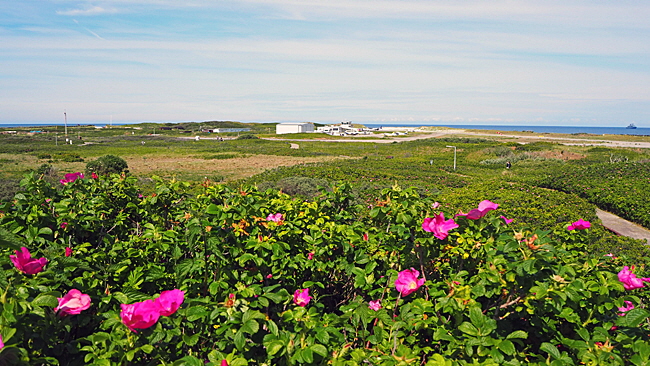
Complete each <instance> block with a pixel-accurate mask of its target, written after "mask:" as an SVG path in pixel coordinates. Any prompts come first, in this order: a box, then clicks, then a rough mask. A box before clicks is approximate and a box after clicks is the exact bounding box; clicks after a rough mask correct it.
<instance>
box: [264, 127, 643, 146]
mask: <svg viewBox="0 0 650 366" xmlns="http://www.w3.org/2000/svg"><path fill="white" fill-rule="evenodd" d="M448 135H466V136H477V137H479V136H480V137H496V138H513V139H518V140H519V139H520V140H521V142H522V143H525V142H533V141H556V142H558V143H560V144H562V145H578V146H603V147H628V148H642V149H650V142H633V141H614V140H604V139H598V140H587V139H579V138H571V137H554V136H520V135H510V134H507V133H504V134H495V133H483V132H476V131H465V130H442V131H436V132H434V133H427V134H418V135H409V136H404V137H397V138H386V137H384V138H383V139H381V140H380V139H355V138H354V137H352V138H347V139H323V140H320V139H285V138H275V137H267V138H264V139H265V140H275V141H296V142H299V141H310V142H314V141H323V142H371V143H377V144H390V143H393V142H402V141H413V140H422V139H430V138H435V137H444V136H448Z"/></svg>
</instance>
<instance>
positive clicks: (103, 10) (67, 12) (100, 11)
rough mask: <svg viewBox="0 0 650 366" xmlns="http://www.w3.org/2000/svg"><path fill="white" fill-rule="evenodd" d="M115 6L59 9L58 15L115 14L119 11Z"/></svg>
mask: <svg viewBox="0 0 650 366" xmlns="http://www.w3.org/2000/svg"><path fill="white" fill-rule="evenodd" d="M117 12H118V11H117V9H115V8H109V9H106V8H103V7H101V6H90V5H89V6H85V7H83V8H81V9H69V10H58V11H57V12H56V13H57V14H58V15H68V16H87V15H101V14H114V13H117Z"/></svg>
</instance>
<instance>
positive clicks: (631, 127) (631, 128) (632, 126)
mask: <svg viewBox="0 0 650 366" xmlns="http://www.w3.org/2000/svg"><path fill="white" fill-rule="evenodd" d="M625 128H627V129H629V130H633V129H635V128H636V126H635V125H634V123H630V124H629V125H627V127H625Z"/></svg>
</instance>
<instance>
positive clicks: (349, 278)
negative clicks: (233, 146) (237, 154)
mask: <svg viewBox="0 0 650 366" xmlns="http://www.w3.org/2000/svg"><path fill="white" fill-rule="evenodd" d="M136 182H137V179H136V178H134V177H129V176H127V177H120V176H111V177H109V178H107V177H100V178H99V179H88V178H86V179H77V180H75V181H74V182H70V183H67V184H65V185H63V186H61V185H60V184H59V185H57V186H56V187H55V186H52V185H51V184H49V183H47V182H45V181H43V180H40V179H36V178H35V177H34V175H31V176H29V177H27V178H26V179H24V180H23V182H22V187H23V189H24V191H22V192H20V193H18V194H17V195H16V196H15V197H14V200H13V201H12V202H9V203H5V204H4V205H3V206H2V207H0V211H2V212H3V213H4V215H3V216H1V217H0V224H1V225H2V227H3V228H6V230H5V229H1V230H0V240H1V241H2V243H3V246H2V247H0V253H1V254H2V255H1V256H0V258H1V259H0V264H1V265H2V268H1V275H0V291H1V293H0V298H1V299H2V302H1V305H2V317H0V325H2V328H1V329H0V332H1V334H2V336H3V340H4V343H5V347H4V348H3V349H2V351H1V352H0V358H2V362H5V363H10V364H11V363H13V364H19V363H20V362H22V363H23V364H39V365H40V364H66V365H86V364H97V365H126V364H132V365H160V364H169V365H172V364H176V365H184V364H185V365H209V366H212V365H220V364H222V360H226V362H227V363H228V364H230V365H246V364H249V365H254V364H255V365H261V364H267V365H310V364H311V365H315V364H319V365H321V364H330V363H331V364H333V365H365V364H374V365H395V366H397V365H408V364H421V365H431V366H434V365H454V366H456V365H458V366H461V365H498V364H507V365H548V364H551V365H563V364H565V365H577V364H607V365H624V364H627V363H632V364H635V365H641V364H643V362H645V361H647V360H648V359H650V342H649V341H648V336H647V335H648V332H649V331H650V329H649V326H648V323H647V319H648V316H649V315H650V312H649V311H648V310H646V309H645V307H644V304H645V303H647V301H648V295H647V294H648V293H647V288H648V287H647V286H646V287H643V282H642V281H638V282H640V284H641V286H636V287H637V288H636V289H628V290H626V289H625V288H624V286H623V284H622V283H621V282H620V281H619V279H618V278H617V272H619V271H620V270H621V267H622V266H623V265H628V266H629V265H631V264H634V263H636V258H634V259H628V258H625V256H622V257H620V258H611V257H607V256H599V255H593V254H591V253H590V251H589V250H588V249H587V248H586V247H585V244H586V243H585V240H586V239H587V238H589V233H588V232H586V231H579V232H577V231H572V232H568V231H566V229H564V228H561V229H560V230H553V231H552V232H551V231H550V230H541V229H540V228H530V227H527V226H525V225H522V226H519V227H517V229H516V230H515V229H514V228H513V227H511V226H509V225H507V224H506V223H505V222H504V220H502V219H501V218H499V215H501V214H502V213H503V212H501V211H500V208H499V209H497V211H493V212H488V213H487V214H485V215H482V217H477V219H476V220H470V219H467V218H461V217H459V218H456V224H457V225H458V227H456V228H452V229H447V231H448V232H446V235H445V237H444V238H443V239H440V237H441V235H439V234H440V233H436V236H434V234H433V233H431V232H428V231H425V230H432V225H434V226H435V223H431V222H429V225H428V226H426V228H424V227H423V226H422V223H423V222H424V220H425V218H427V217H428V218H430V217H432V216H434V215H435V216H437V217H439V215H441V214H442V213H444V215H445V216H446V217H447V218H450V217H452V216H453V213H454V212H456V210H457V209H458V208H459V207H454V206H444V207H443V208H442V209H441V208H440V207H437V205H435V206H436V208H434V207H433V206H432V204H433V202H432V200H430V199H427V198H422V197H420V196H419V195H418V194H417V193H416V192H415V191H414V190H412V189H400V188H399V187H394V188H392V189H385V190H383V191H382V192H381V194H380V195H378V196H377V197H376V200H375V202H374V203H373V204H372V205H351V204H350V201H351V196H350V195H349V191H350V187H349V186H347V185H342V186H336V187H332V189H331V191H329V192H327V193H325V194H323V195H321V196H320V197H319V198H318V199H316V200H313V201H309V202H305V201H303V200H295V199H293V198H292V197H290V196H288V195H286V194H282V193H279V192H277V191H272V190H267V191H264V192H261V191H259V190H257V189H254V188H252V187H250V186H240V187H237V188H235V189H229V188H227V187H225V186H221V185H207V184H206V185H201V186H199V187H196V188H194V189H198V190H199V191H198V192H197V193H196V194H189V193H188V192H189V189H190V187H189V185H188V184H184V183H179V182H163V181H158V182H157V184H156V186H155V188H154V192H153V193H152V194H150V195H146V196H143V195H141V194H140V193H139V190H138V187H137V186H136ZM474 199H475V200H474V201H473V202H469V201H466V203H464V204H463V209H464V210H468V209H470V208H474V207H476V204H477V203H478V202H476V201H478V200H480V199H481V198H476V197H474ZM511 218H514V217H511ZM64 223H65V225H63V224H64ZM451 226H454V225H448V226H447V227H448V228H451ZM544 229H545V228H544ZM434 230H435V228H434ZM21 246H26V247H29V248H28V249H29V251H30V252H31V254H32V256H33V258H35V259H36V258H38V259H39V260H40V258H46V259H47V260H48V262H47V264H46V265H45V267H44V270H43V271H42V272H39V273H36V274H26V273H22V272H19V270H18V269H17V268H15V267H14V265H13V264H12V261H10V260H9V255H10V254H14V250H16V249H19V248H20V247H21ZM66 248H71V250H72V251H71V252H70V250H66ZM68 255H69V256H68ZM40 267H42V266H40ZM40 267H39V268H40ZM39 270H40V269H39ZM634 273H635V274H636V275H637V276H639V277H645V276H644V275H647V273H646V271H644V269H643V268H635V269H634ZM396 281H397V282H399V288H398V286H396ZM72 290H78V292H76V293H81V294H82V296H87V297H85V300H84V301H83V303H82V304H79V305H77V306H76V308H75V309H73V312H68V313H67V314H68V315H65V316H64V315H63V314H64V313H65V312H61V311H59V312H58V313H56V312H55V310H54V309H55V308H59V307H60V305H61V300H59V299H63V300H65V299H66V298H68V299H70V298H71V296H72V295H70V294H71V293H72ZM170 290H171V293H170V292H167V291H170ZM174 290H176V291H174ZM178 290H181V291H182V292H184V295H183V296H182V297H181V296H180V294H181V291H178ZM163 294H166V295H164V296H165V300H156V301H154V302H153V303H154V304H155V303H159V304H160V303H166V304H167V306H166V307H165V308H164V309H162V308H161V309H160V310H155V306H153V304H152V301H149V300H151V299H153V298H157V299H160V297H158V296H161V297H162V296H163ZM172 295H173V296H172ZM88 298H89V299H90V307H88V308H87V309H86V305H87V303H88V302H87V299H88ZM181 302H182V304H181ZM138 303H139V304H144V303H147V304H149V311H150V312H156V314H155V315H156V316H155V319H153V320H147V321H146V324H145V321H144V320H142V321H139V322H137V321H134V319H133V318H134V317H133V316H131V317H130V320H129V319H127V320H123V319H125V318H126V317H125V316H123V315H124V314H122V312H123V311H124V309H125V308H130V309H133V308H135V306H136V305H135V304H138ZM84 304H86V305H84ZM123 305H124V306H123ZM127 305H132V306H131V307H129V306H127ZM178 305H180V308H178V309H176V308H177V306H178ZM631 306H634V309H631V310H630V307H631ZM621 308H625V309H624V310H621ZM163 310H164V312H163ZM133 311H134V312H135V310H133ZM161 314H164V316H161ZM121 315H122V316H121ZM126 315H128V313H127V314H126ZM156 319H157V321H156ZM136 323H137V326H136ZM127 325H130V326H132V327H135V328H138V331H137V333H136V332H133V331H132V330H130V329H129V328H128V327H127ZM9 355H14V356H16V358H15V359H13V360H11V361H8V360H7V359H6V357H8V356H9Z"/></svg>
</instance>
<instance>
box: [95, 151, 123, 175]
mask: <svg viewBox="0 0 650 366" xmlns="http://www.w3.org/2000/svg"><path fill="white" fill-rule="evenodd" d="M128 168H129V166H128V165H127V163H126V161H125V160H124V159H122V158H120V157H118V156H115V155H104V156H102V157H100V158H98V159H97V160H93V161H89V162H88V163H87V164H86V174H88V175H90V174H92V173H96V174H100V175H106V174H121V173H128V172H129V169H128Z"/></svg>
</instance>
